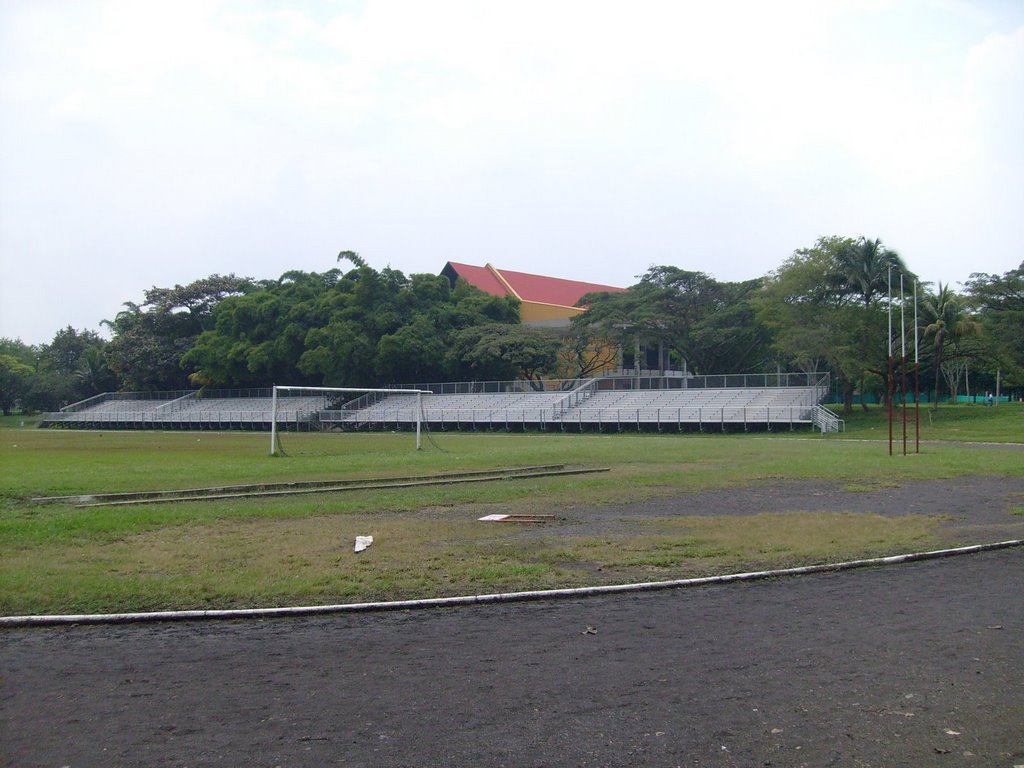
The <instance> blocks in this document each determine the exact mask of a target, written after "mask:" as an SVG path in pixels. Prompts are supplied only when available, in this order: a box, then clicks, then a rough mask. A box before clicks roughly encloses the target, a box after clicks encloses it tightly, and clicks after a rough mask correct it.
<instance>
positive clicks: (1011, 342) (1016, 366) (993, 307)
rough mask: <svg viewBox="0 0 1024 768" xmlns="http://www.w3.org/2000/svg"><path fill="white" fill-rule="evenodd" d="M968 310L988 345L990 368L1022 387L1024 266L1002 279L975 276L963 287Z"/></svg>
mask: <svg viewBox="0 0 1024 768" xmlns="http://www.w3.org/2000/svg"><path fill="white" fill-rule="evenodd" d="M965 287H966V289H967V291H966V295H967V299H968V301H969V303H970V306H971V307H972V309H973V310H974V311H975V313H976V317H977V320H978V322H979V323H980V324H981V325H982V326H983V327H984V329H985V337H986V338H987V339H989V340H990V341H991V344H990V349H989V350H988V357H989V358H990V360H991V362H990V365H995V366H998V367H1000V369H1001V372H1002V374H1003V375H1004V377H1006V381H1008V382H1009V383H1011V384H1013V385H1016V386H1018V387H1020V386H1024V330H1022V329H1024V262H1021V265H1020V266H1019V267H1018V268H1017V269H1011V270H1010V271H1009V272H1006V273H1004V274H1002V275H993V274H986V273H984V272H976V273H974V274H972V275H971V277H970V279H969V280H968V281H967V283H966V284H965Z"/></svg>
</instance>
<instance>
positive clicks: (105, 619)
mask: <svg viewBox="0 0 1024 768" xmlns="http://www.w3.org/2000/svg"><path fill="white" fill-rule="evenodd" d="M1020 546H1024V539H1011V540H1010V541H1000V542H996V543H993V544H975V545H973V546H969V547H957V548H955V549H939V550H933V551H931V552H914V553H910V554H905V555H891V556H889V557H874V558H869V559H866V560H849V561H846V562H841V563H823V564H821V565H805V566H800V567H797V568H782V569H778V570H772V571H750V572H748V573H733V574H728V575H724V576H704V577H700V578H694V579H677V580H673V581H652V582H641V583H636V584H612V585H606V586H599V587H576V588H572V589H544V590H535V591H529V592H504V593H497V594H490V595H466V596H462V597H437V598H428V599H424V600H396V601H392V602H376V603H347V604H342V605H309V606H295V607H285V608H240V609H233V610H211V611H151V612H144V613H92V614H79V615H74V614H70V615H69V614H65V615H49V616H0V628H10V627H46V626H60V625H67V624H133V623H141V622H155V621H198V620H211V619H221V620H224V619H272V618H283V617H298V616H320V615H325V614H331V613H364V612H370V611H397V610H412V609H420V608H450V607H455V606H463V605H484V604H489V603H514V602H525V601H528V600H554V599H561V598H578V597H591V596H595V595H606V594H617V593H622V592H652V591H654V590H661V589H679V588H683V587H701V586H708V585H712V584H731V583H733V582H737V581H760V580H764V579H774V578H781V577H784V576H801V575H807V574H815V573H830V572H834V571H846V570H851V569H853V568H867V567H870V566H876V565H896V564H899V563H910V562H916V561H918V560H935V559H938V558H941V557H954V556H957V555H970V554H975V553H977V552H990V551H992V550H997V549H1009V548H1011V547H1020Z"/></svg>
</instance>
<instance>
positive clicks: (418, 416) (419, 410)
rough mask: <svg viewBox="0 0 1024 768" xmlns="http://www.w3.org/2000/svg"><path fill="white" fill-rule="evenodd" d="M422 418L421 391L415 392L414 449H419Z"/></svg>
mask: <svg viewBox="0 0 1024 768" xmlns="http://www.w3.org/2000/svg"><path fill="white" fill-rule="evenodd" d="M422 418H423V393H422V392H417V393H416V450H417V451H418V450H419V449H420V420H421V419H422Z"/></svg>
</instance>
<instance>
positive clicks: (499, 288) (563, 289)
mask: <svg viewBox="0 0 1024 768" xmlns="http://www.w3.org/2000/svg"><path fill="white" fill-rule="evenodd" d="M449 268H450V271H451V272H454V273H455V275H456V276H457V277H461V278H462V279H464V280H465V281H466V282H467V283H469V284H470V285H473V286H476V287H477V288H479V289H480V290H482V291H485V292H487V293H489V294H491V295H492V296H508V295H509V291H508V290H507V289H506V287H505V285H504V284H503V283H502V282H501V280H500V279H499V278H498V275H500V276H501V278H503V279H504V280H505V283H507V284H508V286H509V287H510V288H511V289H512V290H513V291H514V292H515V293H516V294H517V295H518V296H519V298H520V299H522V300H523V301H529V302H533V303H537V304H557V305H558V306H562V307H574V306H576V303H577V302H578V301H579V300H580V299H581V298H583V296H584V295H585V294H588V293H598V292H602V291H604V292H611V293H619V292H622V291H625V290H626V289H625V288H617V287H615V286H612V285H601V284H600V283H587V282H583V281H581V280H564V279H562V278H560V277H546V276H544V275H531V274H529V273H528V272H515V271H512V270H508V269H498V268H496V267H493V266H491V265H489V264H488V265H487V266H486V267H474V266H471V265H469V264H458V263H456V262H454V261H449V262H448V264H447V265H445V269H444V273H448V272H449Z"/></svg>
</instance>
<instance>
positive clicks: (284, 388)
mask: <svg viewBox="0 0 1024 768" xmlns="http://www.w3.org/2000/svg"><path fill="white" fill-rule="evenodd" d="M299 391H301V392H324V393H327V392H339V393H354V392H359V393H362V394H370V393H379V394H382V395H416V450H417V451H418V450H420V447H421V443H420V422H421V418H422V415H423V395H430V394H433V392H431V391H430V390H429V389H388V388H384V389H381V388H377V387H302V386H298V385H286V384H275V385H274V386H273V387H272V389H271V400H272V402H271V407H270V413H271V418H270V455H271V456H276V455H277V450H278V446H277V393H278V392H299Z"/></svg>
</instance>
